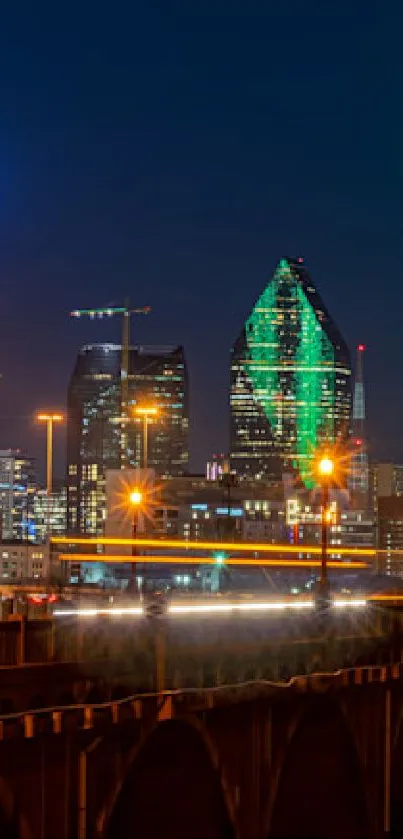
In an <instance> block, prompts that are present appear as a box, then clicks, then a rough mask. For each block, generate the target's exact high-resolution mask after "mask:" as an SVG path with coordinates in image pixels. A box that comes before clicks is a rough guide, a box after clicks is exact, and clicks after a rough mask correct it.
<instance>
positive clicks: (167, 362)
mask: <svg viewBox="0 0 403 839" xmlns="http://www.w3.org/2000/svg"><path fill="white" fill-rule="evenodd" d="M121 357H122V349H121V347H120V346H118V345H115V344H95V345H87V346H84V347H83V348H82V349H81V350H80V353H79V355H78V358H77V362H76V365H75V369H74V372H73V375H72V377H71V380H70V386H69V391H68V410H67V413H68V419H67V422H68V426H67V463H68V466H67V472H68V475H67V484H68V499H67V527H68V531H69V532H71V533H88V534H91V533H93V534H96V533H102V531H103V526H104V519H105V473H106V471H107V470H108V469H119V468H120V466H121V457H122V433H123V432H122V424H121V423H120V422H119V418H120V415H121ZM128 378H129V416H131V415H133V422H129V423H128V424H127V426H126V427H125V430H124V440H125V447H126V451H125V459H126V462H127V466H128V467H135V468H138V467H140V466H141V462H142V458H143V444H144V433H143V425H142V424H141V423H140V422H136V421H135V417H134V412H135V408H136V407H141V406H143V405H145V404H147V405H150V404H152V405H153V406H155V407H157V409H158V416H157V417H156V419H155V422H153V423H152V424H150V425H149V426H148V434H147V438H148V457H147V461H148V465H149V467H150V468H152V469H154V470H155V472H156V474H157V475H161V476H169V475H182V474H184V473H185V472H186V470H187V464H188V456H189V455H188V425H189V418H188V385H187V370H186V362H185V356H184V351H183V347H181V346H175V347H171V346H169V347H165V346H164V347H158V346H150V347H147V346H140V347H131V348H130V352H129V376H128Z"/></svg>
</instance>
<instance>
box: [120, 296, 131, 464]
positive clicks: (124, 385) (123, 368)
mask: <svg viewBox="0 0 403 839" xmlns="http://www.w3.org/2000/svg"><path fill="white" fill-rule="evenodd" d="M129 351H130V309H129V301H128V300H127V301H126V308H125V311H124V313H123V327H122V360H121V365H120V388H121V391H120V412H121V414H120V415H121V417H122V426H121V438H120V440H121V468H122V469H123V468H124V467H125V466H126V465H127V418H128V407H129V406H128V403H129Z"/></svg>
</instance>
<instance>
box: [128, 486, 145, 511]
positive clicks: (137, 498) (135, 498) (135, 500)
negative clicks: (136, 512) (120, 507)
mask: <svg viewBox="0 0 403 839" xmlns="http://www.w3.org/2000/svg"><path fill="white" fill-rule="evenodd" d="M142 500H143V493H142V492H140V490H139V489H133V490H132V492H131V493H130V495H129V502H130V504H131V506H132V507H136V506H138V505H139V504H141V502H142Z"/></svg>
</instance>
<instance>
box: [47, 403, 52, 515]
mask: <svg viewBox="0 0 403 839" xmlns="http://www.w3.org/2000/svg"><path fill="white" fill-rule="evenodd" d="M52 473H53V419H52V417H48V418H47V420H46V492H47V495H48V504H49V499H50V496H51V494H52ZM48 515H49V511H48Z"/></svg>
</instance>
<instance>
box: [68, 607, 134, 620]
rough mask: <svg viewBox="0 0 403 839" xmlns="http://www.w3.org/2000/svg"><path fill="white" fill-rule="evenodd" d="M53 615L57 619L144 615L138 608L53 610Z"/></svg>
mask: <svg viewBox="0 0 403 839" xmlns="http://www.w3.org/2000/svg"><path fill="white" fill-rule="evenodd" d="M53 615H54V616H55V617H57V618H59V617H71V616H72V615H79V616H80V618H95V617H96V616H97V615H114V616H116V617H120V616H121V615H130V616H131V615H137V616H141V615H144V609H142V608H141V606H139V607H128V608H125V607H122V608H120V607H118V608H115V607H111V608H109V609H55V610H54V612H53Z"/></svg>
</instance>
